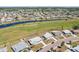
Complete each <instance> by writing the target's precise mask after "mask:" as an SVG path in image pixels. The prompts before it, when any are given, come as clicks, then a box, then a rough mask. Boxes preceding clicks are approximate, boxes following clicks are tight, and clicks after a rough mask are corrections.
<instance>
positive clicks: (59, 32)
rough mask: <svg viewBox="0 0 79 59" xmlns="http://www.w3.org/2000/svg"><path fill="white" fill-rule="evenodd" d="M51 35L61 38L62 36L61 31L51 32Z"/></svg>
mask: <svg viewBox="0 0 79 59" xmlns="http://www.w3.org/2000/svg"><path fill="white" fill-rule="evenodd" d="M51 33H53V34H54V35H55V36H61V35H62V32H61V31H52V32H51Z"/></svg>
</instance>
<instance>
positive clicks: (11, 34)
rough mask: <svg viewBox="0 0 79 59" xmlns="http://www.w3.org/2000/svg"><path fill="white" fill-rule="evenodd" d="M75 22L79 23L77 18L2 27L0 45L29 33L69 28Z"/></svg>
mask: <svg viewBox="0 0 79 59" xmlns="http://www.w3.org/2000/svg"><path fill="white" fill-rule="evenodd" d="M76 24H79V20H72V21H71V20H68V21H65V20H60V21H48V22H35V23H29V24H19V25H15V26H11V27H7V28H3V29H0V45H1V44H4V43H5V44H6V43H12V42H15V41H18V40H19V39H21V38H24V37H28V36H29V35H31V34H34V35H40V34H41V33H43V32H46V31H51V30H56V29H62V27H63V29H71V28H72V27H73V26H74V25H76Z"/></svg>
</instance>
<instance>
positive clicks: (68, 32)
mask: <svg viewBox="0 0 79 59" xmlns="http://www.w3.org/2000/svg"><path fill="white" fill-rule="evenodd" d="M63 33H64V34H72V32H71V31H70V30H63Z"/></svg>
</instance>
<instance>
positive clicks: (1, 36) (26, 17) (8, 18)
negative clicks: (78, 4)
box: [0, 7, 79, 52]
mask: <svg viewBox="0 0 79 59" xmlns="http://www.w3.org/2000/svg"><path fill="white" fill-rule="evenodd" d="M43 20H44V21H43ZM49 20H50V21H49ZM28 21H31V22H32V21H35V22H32V23H31V22H30V23H29V22H28ZM16 22H17V25H11V24H16ZM19 22H21V23H20V24H19ZM22 23H23V24H22ZM9 25H11V26H9ZM3 26H4V27H3ZM5 26H6V27H5ZM7 26H8V27H7ZM0 52H79V8H59V7H56V8H55V7H53V8H52V7H49V8H47V7H35V8H31V7H29V8H28V7H27V8H25V7H24V8H17V7H15V8H0Z"/></svg>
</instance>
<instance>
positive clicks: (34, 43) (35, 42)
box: [29, 37, 42, 45]
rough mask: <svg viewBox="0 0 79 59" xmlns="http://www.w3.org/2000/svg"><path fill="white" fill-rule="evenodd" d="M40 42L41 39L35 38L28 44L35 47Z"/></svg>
mask: <svg viewBox="0 0 79 59" xmlns="http://www.w3.org/2000/svg"><path fill="white" fill-rule="evenodd" d="M41 40H42V38H40V37H35V38H32V39H29V42H30V44H33V45H36V44H38V43H40V41H41Z"/></svg>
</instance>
